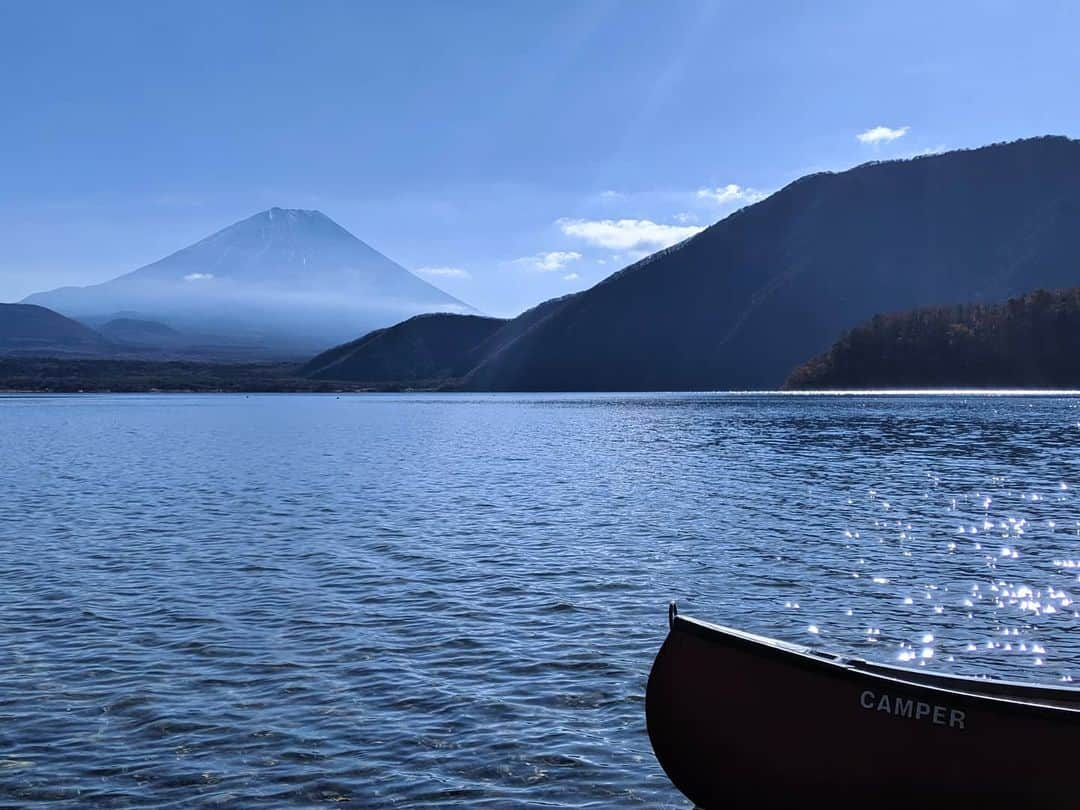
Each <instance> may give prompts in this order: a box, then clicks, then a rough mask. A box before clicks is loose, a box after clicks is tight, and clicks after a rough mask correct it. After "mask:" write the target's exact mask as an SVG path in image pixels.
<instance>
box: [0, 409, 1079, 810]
mask: <svg viewBox="0 0 1080 810" xmlns="http://www.w3.org/2000/svg"><path fill="white" fill-rule="evenodd" d="M0 427H2V429H0V459H2V460H3V463H2V464H0V514H2V515H3V521H2V522H0V548H2V549H3V554H2V555H0V577H2V578H3V581H4V582H5V583H6V589H5V600H4V602H3V604H0V661H2V666H0V801H4V802H10V803H13V804H15V805H19V804H25V803H28V802H30V801H31V800H42V799H51V800H54V801H55V802H56V805H55V806H57V807H82V806H87V805H89V804H96V805H101V806H114V807H128V806H130V807H141V806H146V805H147V804H149V803H151V802H153V803H160V804H168V803H170V802H174V803H176V805H177V806H181V805H184V804H190V803H193V802H197V801H203V802H206V803H207V804H210V803H212V802H221V803H225V804H230V803H231V804H233V805H235V806H245V805H249V804H252V803H254V802H255V801H257V800H259V801H263V802H264V803H265V805H266V806H275V805H280V806H296V805H297V804H312V805H315V804H321V803H328V804H329V803H337V804H340V805H343V806H354V807H363V808H374V807H389V806H418V805H421V804H422V805H425V806H438V805H442V806H446V807H458V806H492V807H497V806H498V807H501V806H508V805H513V806H520V807H582V806H594V807H607V806H626V805H633V804H640V805H643V806H650V807H653V806H668V807H685V806H687V805H686V803H685V801H684V800H683V799H682V798H681V796H680V795H679V794H678V793H677V792H676V791H675V789H674V788H673V787H672V786H671V785H670V783H669V782H668V781H667V779H666V777H665V776H664V775H663V773H662V772H661V771H660V769H659V766H658V765H657V764H656V761H655V759H654V758H653V756H652V753H651V749H650V746H649V740H648V738H647V735H646V733H645V729H644V713H643V705H642V704H643V695H644V687H645V679H646V677H647V675H648V669H649V665H650V662H651V660H652V657H653V655H654V654H655V652H656V649H657V648H658V646H659V644H660V642H661V641H662V639H663V637H664V634H665V632H666V624H665V622H666V618H665V606H666V604H667V601H668V600H669V599H678V600H679V604H680V609H681V611H682V612H683V613H687V614H691V615H695V616H697V617H699V618H702V619H706V620H710V621H715V622H718V623H723V624H729V625H733V626H737V627H740V628H743V629H746V630H750V631H756V632H761V633H764V634H767V635H771V636H778V637H781V638H784V639H788V640H792V641H796V642H802V643H813V644H819V645H821V646H823V647H828V648H830V649H835V650H839V651H841V652H845V653H849V654H853V655H857V656H861V657H865V658H869V659H874V660H881V661H889V662H897V661H900V662H905V663H906V664H907V665H910V666H920V665H926V666H933V667H934V668H935V669H939V670H947V671H955V672H962V673H968V674H996V675H1001V676H1007V677H1010V678H1020V679H1031V680H1040V681H1047V682H1057V681H1059V680H1061V679H1070V678H1080V638H1078V634H1077V633H1076V632H1075V631H1076V629H1077V626H1078V624H1080V618H1078V617H1077V609H1076V606H1075V605H1073V603H1072V599H1073V594H1074V592H1075V591H1076V590H1077V588H1078V586H1080V583H1078V582H1077V574H1078V571H1080V536H1078V535H1080V502H1078V500H1077V494H1076V493H1077V487H1080V450H1078V449H1077V440H1078V439H1080V397H1078V396H1073V395H1057V396H1054V395H1048V396H1012V397H999V396H970V395H949V396H847V397H837V396H785V395H746V394H731V395H725V394H715V395H698V394H684V395H563V396H555V395H551V396H536V395H441V394H416V395H355V396H341V397H336V396H332V395H331V396H301V395H293V396H250V397H247V396H225V395H220V396H187V395H169V396H165V395H162V396H74V397H62V396H8V397H3V398H0Z"/></svg>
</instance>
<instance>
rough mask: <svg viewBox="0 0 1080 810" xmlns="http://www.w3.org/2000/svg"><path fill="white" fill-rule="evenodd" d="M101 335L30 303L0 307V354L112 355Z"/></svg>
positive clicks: (111, 348) (107, 342)
mask: <svg viewBox="0 0 1080 810" xmlns="http://www.w3.org/2000/svg"><path fill="white" fill-rule="evenodd" d="M113 350H114V347H113V346H112V344H110V343H109V341H108V340H106V339H105V338H104V337H103V336H102V335H100V334H99V333H97V332H95V331H94V330H93V329H90V328H89V327H87V326H84V325H83V324H81V323H78V322H77V321H73V320H71V319H70V318H65V317H64V316H63V315H60V314H59V313H56V312H53V311H52V310H51V309H46V308H45V307H39V306H34V305H32V304H0V353H2V354H7V355H12V354H18V355H24V356H85V357H95V356H103V355H109V354H112V353H113Z"/></svg>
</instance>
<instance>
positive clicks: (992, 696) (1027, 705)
mask: <svg viewBox="0 0 1080 810" xmlns="http://www.w3.org/2000/svg"><path fill="white" fill-rule="evenodd" d="M669 624H670V631H669V632H670V633H671V634H675V633H689V634H691V635H694V636H697V637H699V638H701V639H703V640H706V641H710V642H712V643H722V644H727V645H731V646H737V647H743V648H745V649H748V650H750V651H752V652H754V653H755V654H757V655H760V656H764V657H770V658H774V659H776V660H777V661H778V663H782V664H783V665H786V666H789V667H794V668H798V669H804V670H806V669H810V670H816V671H819V672H820V671H822V670H825V671H831V672H832V673H833V675H834V676H836V677H842V678H846V679H857V680H862V681H865V682H866V683H882V684H902V685H904V686H907V687H909V688H913V689H917V690H925V691H927V692H928V693H930V694H934V695H938V696H941V697H943V698H944V697H947V696H950V695H958V696H963V697H966V698H969V699H973V700H978V701H986V702H988V703H990V704H993V705H994V707H995V709H997V710H1003V711H1022V712H1025V713H1031V712H1039V713H1044V712H1045V713H1049V714H1053V715H1055V716H1059V717H1060V716H1061V715H1062V714H1070V715H1076V716H1080V689H1078V688H1075V687H1071V688H1068V687H1055V686H1043V685H1040V684H1033V683H1025V682H1022V681H1007V680H997V679H993V680H988V679H984V678H975V677H971V676H965V675H951V674H946V673H924V672H920V671H918V670H912V669H908V668H905V667H893V666H890V665H888V664H876V663H871V662H866V661H863V660H862V659H859V658H849V657H845V656H841V655H836V654H833V653H828V652H823V651H819V650H817V649H815V648H812V647H808V646H805V645H800V644H793V643H791V642H786V641H781V640H778V639H773V638H769V637H767V636H760V635H757V634H754V633H748V632H745V631H742V630H736V629H734V628H730V627H724V626H723V625H718V624H712V623H710V622H705V621H702V620H700V619H695V618H691V617H689V616H683V615H680V614H679V613H678V611H677V609H674V608H672V609H671V610H670V612H669ZM928 678H929V679H933V680H934V681H936V682H935V683H930V682H927V680H925V679H928ZM988 686H990V687H992V690H991V691H988V690H987V687H988ZM1010 690H1011V691H1010ZM992 692H993V693H992Z"/></svg>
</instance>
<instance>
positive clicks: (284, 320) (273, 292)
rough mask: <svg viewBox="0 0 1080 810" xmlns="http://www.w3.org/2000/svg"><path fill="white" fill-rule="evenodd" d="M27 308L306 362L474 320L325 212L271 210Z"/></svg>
mask: <svg viewBox="0 0 1080 810" xmlns="http://www.w3.org/2000/svg"><path fill="white" fill-rule="evenodd" d="M24 303H32V304H40V305H42V306H47V307H49V308H51V309H54V310H56V311H58V312H61V313H63V314H64V315H67V316H69V317H73V318H78V319H79V320H84V321H88V322H93V323H98V322H104V321H105V320H108V319H111V318H112V317H114V314H115V313H119V312H124V313H127V317H132V318H135V319H138V320H148V321H164V322H165V323H168V324H170V325H171V326H173V327H175V328H176V329H178V330H179V331H181V332H184V333H187V334H191V335H196V336H199V337H200V338H201V342H202V343H204V344H211V343H219V344H229V343H231V344H240V345H247V346H264V347H267V348H268V349H271V350H273V351H274V352H276V353H277V354H280V355H298V354H302V353H310V352H311V351H315V350H318V349H323V348H326V347H328V346H333V345H335V344H337V343H340V342H342V341H344V340H347V339H349V338H352V337H355V336H356V335H357V334H361V333H364V332H367V331H369V330H371V329H373V328H378V327H383V326H389V325H391V324H394V323H397V322H398V321H400V320H402V319H403V318H406V317H409V316H411V315H415V314H418V313H422V312H470V311H471V309H470V307H468V306H467V305H466V304H464V303H462V302H461V301H459V300H457V299H456V298H454V297H452V296H450V295H447V294H446V293H444V292H443V291H442V290H439V289H438V288H436V287H434V286H432V285H431V284H428V283H427V282H426V281H423V280H422V279H420V278H418V277H417V276H414V275H413V274H412V273H410V272H409V271H407V270H406V269H405V268H404V267H402V266H401V265H399V264H397V263H395V262H393V261H391V260H390V259H388V258H387V257H386V256H384V255H382V254H381V253H379V252H378V251H376V250H375V249H373V248H372V247H370V246H368V245H366V244H364V243H363V242H361V241H360V240H359V239H357V238H356V237H355V236H353V235H352V234H351V233H349V232H348V231H347V230H345V229H344V228H342V227H341V226H340V225H338V224H337V223H335V222H334V221H333V220H331V219H330V218H329V217H327V216H326V215H325V214H322V213H320V212H319V211H302V210H290V209H282V208H272V209H270V210H268V211H263V212H262V213H260V214H256V215H255V216H253V217H249V218H248V219H245V220H243V221H241V222H237V223H236V224H234V225H231V226H229V227H228V228H225V229H224V230H221V231H219V232H217V233H215V234H213V235H212V236H209V237H207V238H206V239H203V240H202V241H200V242H197V243H196V244H194V245H191V246H190V247H187V248H184V249H183V250H180V251H178V252H176V253H173V254H172V255H170V256H167V257H165V258H164V259H161V260H160V261H157V262H154V263H153V264H149V265H147V266H145V267H142V268H140V269H138V270H135V271H133V272H131V273H128V274H126V275H123V276H120V277H119V278H115V279H113V280H112V281H108V282H105V283H104V284H97V285H94V286H90V287H64V288H61V289H58V290H53V291H51V292H45V293H37V294H35V295H31V296H30V297H28V298H27V299H26V300H25V302H24Z"/></svg>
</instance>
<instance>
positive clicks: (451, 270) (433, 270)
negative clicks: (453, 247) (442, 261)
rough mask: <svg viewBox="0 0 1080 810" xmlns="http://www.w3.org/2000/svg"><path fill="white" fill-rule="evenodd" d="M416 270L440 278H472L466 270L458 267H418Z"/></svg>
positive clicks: (421, 273) (424, 274)
mask: <svg viewBox="0 0 1080 810" xmlns="http://www.w3.org/2000/svg"><path fill="white" fill-rule="evenodd" d="M416 272H417V273H419V274H420V275H423V276H441V277H442V278H472V274H471V273H470V272H469V271H468V270H462V269H461V268H460V267H419V268H417V269H416Z"/></svg>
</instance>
